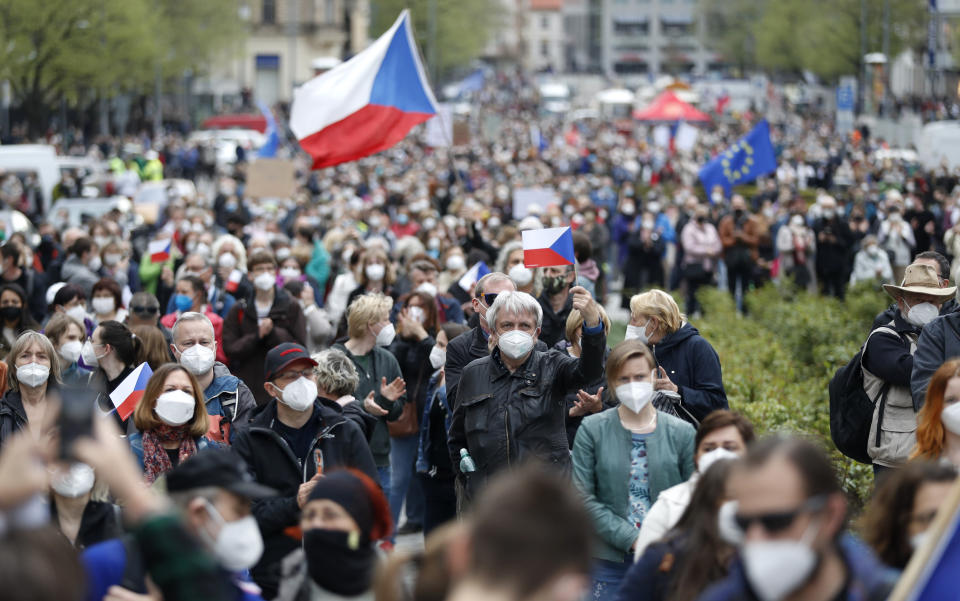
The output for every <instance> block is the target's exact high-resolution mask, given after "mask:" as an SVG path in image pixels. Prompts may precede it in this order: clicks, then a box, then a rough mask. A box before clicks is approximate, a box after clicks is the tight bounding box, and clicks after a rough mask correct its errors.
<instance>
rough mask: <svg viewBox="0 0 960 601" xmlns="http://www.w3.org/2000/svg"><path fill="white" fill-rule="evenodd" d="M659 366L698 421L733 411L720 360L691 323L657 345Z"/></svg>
mask: <svg viewBox="0 0 960 601" xmlns="http://www.w3.org/2000/svg"><path fill="white" fill-rule="evenodd" d="M652 348H653V355H654V357H655V358H656V360H657V365H658V366H660V367H662V368H663V369H665V370H666V371H667V376H669V377H670V380H671V381H672V382H673V383H674V384H676V385H677V387H678V388H679V389H680V398H681V403H682V404H683V406H684V407H686V408H687V410H688V411H690V413H692V414H693V416H694V417H695V418H697V419H698V420H702V419H703V418H705V417H706V416H707V415H709V414H710V413H711V412H713V411H715V410H717V409H729V405H728V404H727V393H726V392H725V391H724V390H723V378H722V374H721V372H720V358H719V357H718V356H717V351H715V350H713V347H712V346H710V343H709V342H707V341H706V340H705V339H704V338H703V337H702V336H700V332H698V331H697V328H695V327H693V326H692V325H690V324H689V323H685V324H683V325H682V326H681V327H680V329H679V330H677V331H676V332H673V333H672V334H667V335H666V336H664V337H663V340H661V341H660V342H658V343H657V344H655V345H653V347H652Z"/></svg>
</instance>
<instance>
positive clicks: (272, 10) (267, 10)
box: [260, 0, 277, 25]
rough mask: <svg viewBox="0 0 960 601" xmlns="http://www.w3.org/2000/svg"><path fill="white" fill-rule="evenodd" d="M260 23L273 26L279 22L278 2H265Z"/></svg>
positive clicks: (269, 0)
mask: <svg viewBox="0 0 960 601" xmlns="http://www.w3.org/2000/svg"><path fill="white" fill-rule="evenodd" d="M260 21H261V22H262V23H263V24H264V25H273V24H274V23H276V22H277V1H276V0H263V11H262V13H261V16H260Z"/></svg>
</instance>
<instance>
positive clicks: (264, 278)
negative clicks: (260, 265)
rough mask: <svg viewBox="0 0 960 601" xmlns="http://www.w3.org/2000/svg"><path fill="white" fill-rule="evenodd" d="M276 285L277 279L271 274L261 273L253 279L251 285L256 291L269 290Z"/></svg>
mask: <svg viewBox="0 0 960 601" xmlns="http://www.w3.org/2000/svg"><path fill="white" fill-rule="evenodd" d="M276 283H277V277H276V276H275V275H273V274H272V273H261V274H260V275H258V276H257V277H255V278H253V285H254V286H256V287H257V289H258V290H270V289H271V288H273V286H274V284H276Z"/></svg>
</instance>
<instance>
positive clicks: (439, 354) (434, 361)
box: [430, 346, 447, 369]
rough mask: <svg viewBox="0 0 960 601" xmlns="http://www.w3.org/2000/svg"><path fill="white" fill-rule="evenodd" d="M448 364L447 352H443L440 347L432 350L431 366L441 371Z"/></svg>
mask: <svg viewBox="0 0 960 601" xmlns="http://www.w3.org/2000/svg"><path fill="white" fill-rule="evenodd" d="M446 362H447V351H445V350H442V349H441V348H440V347H439V346H435V347H433V348H432V349H430V366H431V367H433V369H440V368H441V367H443V364H444V363H446Z"/></svg>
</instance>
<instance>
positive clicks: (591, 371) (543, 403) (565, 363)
mask: <svg viewBox="0 0 960 601" xmlns="http://www.w3.org/2000/svg"><path fill="white" fill-rule="evenodd" d="M571 293H572V295H573V307H574V308H575V309H577V310H579V311H580V314H581V315H583V317H584V327H583V340H582V343H581V344H582V349H583V351H582V353H581V356H580V358H576V357H571V356H570V355H568V354H566V353H563V352H561V351H558V350H556V349H553V350H549V351H540V350H538V349H536V348H535V344H536V341H537V337H538V336H539V334H540V326H541V323H542V319H543V312H542V311H543V310H542V309H541V307H540V304H539V303H538V302H537V300H536V299H535V298H533V297H532V296H530V295H529V294H526V293H524V292H504V293H501V294H499V295H498V296H497V299H496V300H495V301H494V303H493V305H492V306H491V307H490V308H489V309H488V310H487V321H488V323H489V325H490V341H489V348H490V349H491V351H492V352H491V353H490V354H489V355H488V356H486V357H483V358H482V359H477V360H475V361H473V362H471V363H470V364H469V365H468V366H467V367H466V368H465V369H464V371H463V374H462V376H461V378H460V384H459V387H458V392H457V400H456V408H455V409H454V412H453V421H452V423H451V426H450V431H449V433H448V445H449V448H450V457H451V460H452V463H453V465H454V468H455V470H456V471H457V473H458V476H459V477H461V478H462V479H463V480H465V485H466V493H467V495H468V496H470V497H473V496H474V495H475V494H476V492H477V491H478V490H479V488H480V487H482V485H483V483H484V482H485V481H486V479H487V478H488V477H489V476H491V475H492V474H494V473H496V472H498V471H500V470H501V469H504V468H506V467H509V466H515V465H520V464H521V463H523V462H525V461H527V460H529V459H537V460H539V461H541V462H543V463H546V464H547V465H550V466H553V467H556V468H557V469H558V470H560V471H569V469H570V452H569V447H568V446H567V437H566V429H565V413H566V407H565V405H564V397H565V395H566V394H567V392H568V391H570V390H576V389H579V388H581V387H583V386H585V385H586V384H587V383H588V382H591V381H593V380H596V379H597V378H598V377H600V375H601V374H602V373H603V354H604V353H603V351H604V348H605V345H606V336H605V335H604V331H603V324H602V323H601V321H600V315H599V312H598V310H597V305H596V303H595V302H594V300H593V298H592V297H591V296H590V293H589V292H587V291H586V290H585V289H583V288H582V287H580V286H577V287H574V288H573V289H572V290H571ZM461 449H466V450H467V452H468V453H469V454H470V456H471V457H472V458H473V461H474V463H475V464H476V471H474V472H471V473H468V474H463V473H460V471H459V465H460V458H461Z"/></svg>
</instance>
